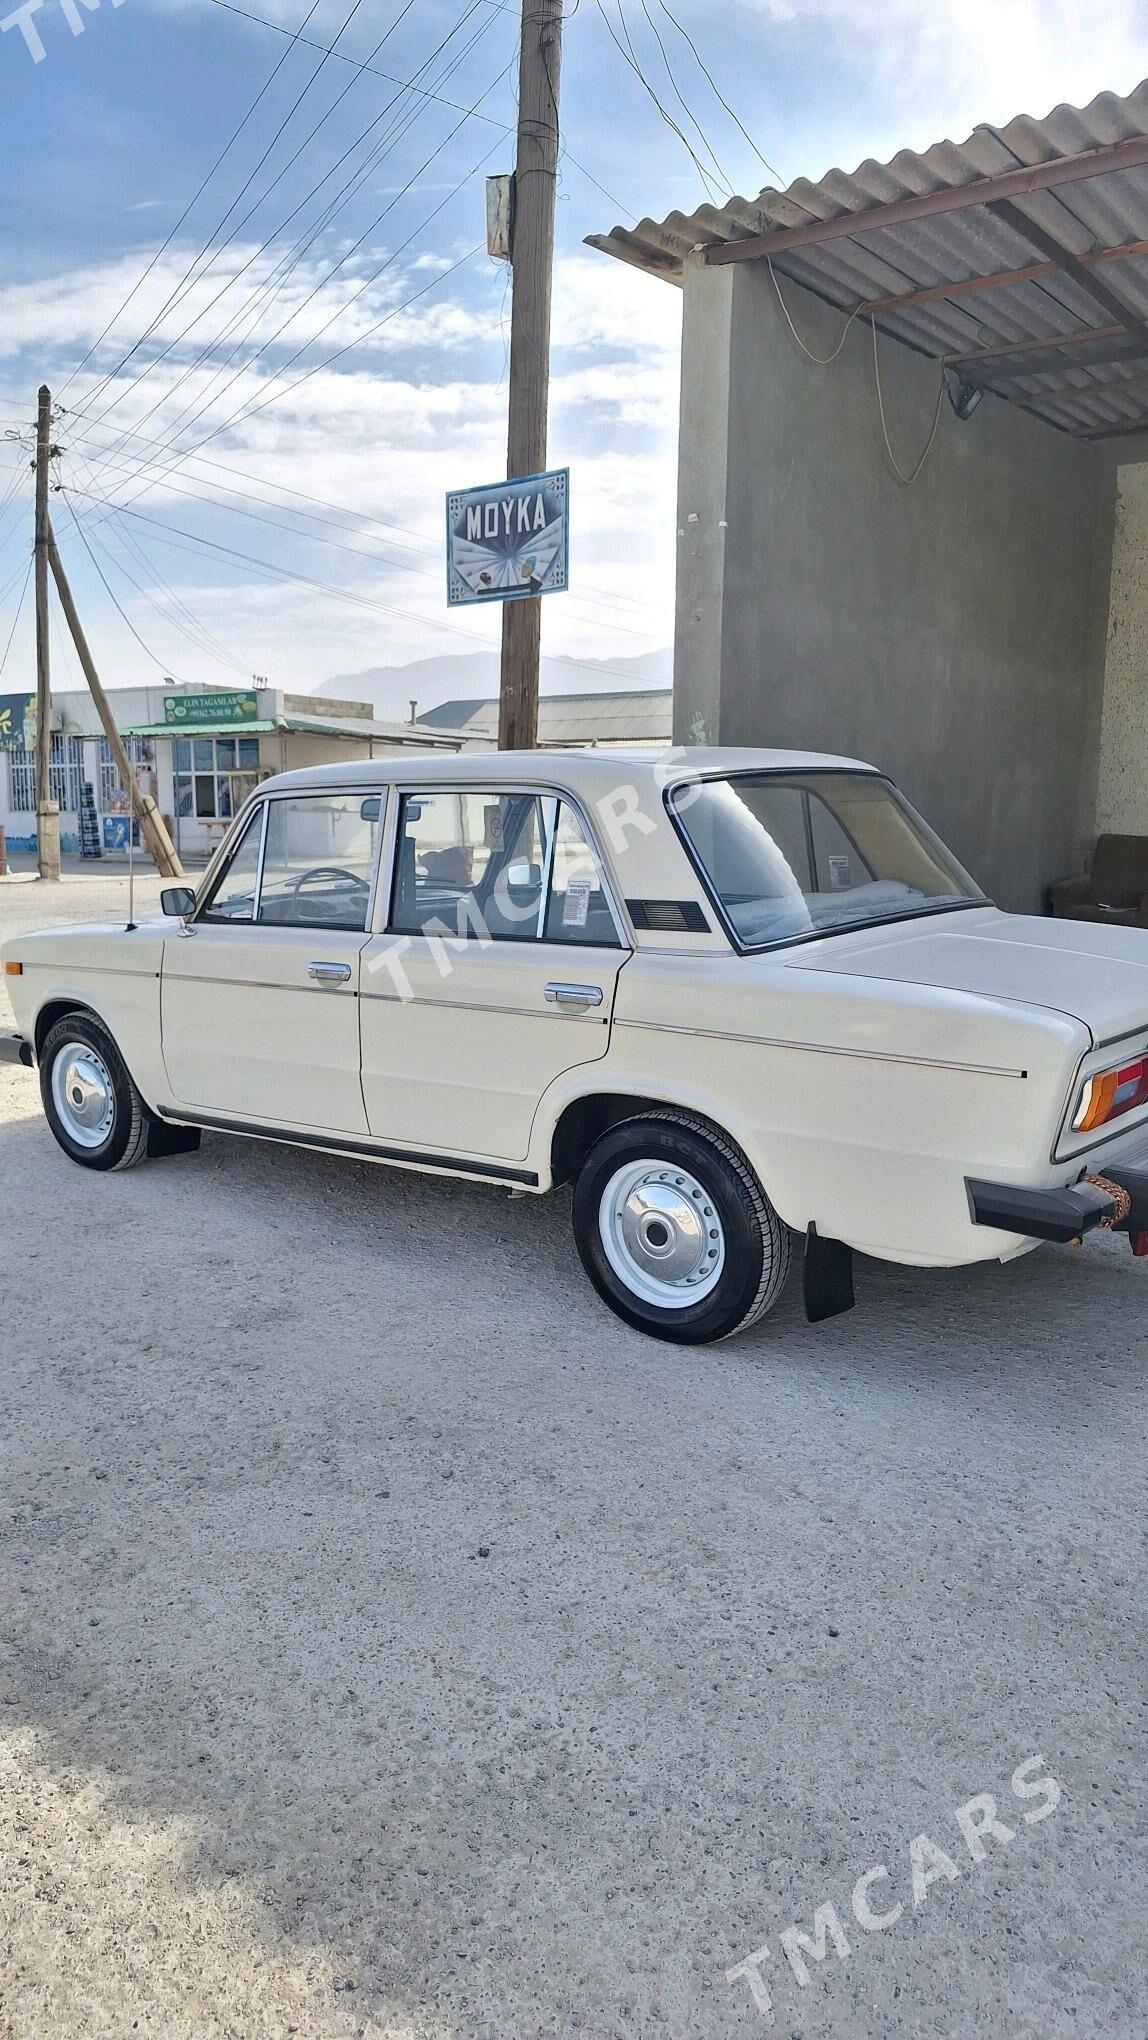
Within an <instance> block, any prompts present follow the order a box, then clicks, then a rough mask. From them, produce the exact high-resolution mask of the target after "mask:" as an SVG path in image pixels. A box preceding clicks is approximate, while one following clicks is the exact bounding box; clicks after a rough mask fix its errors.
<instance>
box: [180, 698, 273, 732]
mask: <svg viewBox="0 0 1148 2040" xmlns="http://www.w3.org/2000/svg"><path fill="white" fill-rule="evenodd" d="M163 719H164V721H165V723H174V724H182V725H183V726H184V727H185V728H187V729H190V728H192V727H193V726H194V725H196V724H198V725H199V727H200V728H202V727H203V725H204V724H205V723H249V722H258V720H259V696H258V695H257V694H255V693H250V694H169V696H168V698H167V700H166V701H165V702H164V705H163Z"/></svg>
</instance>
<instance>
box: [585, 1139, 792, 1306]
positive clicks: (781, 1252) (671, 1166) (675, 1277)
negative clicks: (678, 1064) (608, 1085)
mask: <svg viewBox="0 0 1148 2040" xmlns="http://www.w3.org/2000/svg"><path fill="white" fill-rule="evenodd" d="M574 1234H575V1239H576V1241H577V1245H578V1251H579V1254H580V1255H581V1257H582V1265H583V1267H584V1268H585V1270H586V1272H587V1274H588V1275H589V1277H590V1280H591V1282H592V1283H593V1284H594V1287H595V1288H596V1289H597V1291H598V1294H599V1295H600V1296H601V1297H602V1298H603V1299H604V1301H605V1302H606V1303H608V1304H609V1306H610V1309H611V1310H612V1311H614V1312H615V1313H616V1314H617V1316H618V1317H620V1318H624V1319H625V1321H626V1323H627V1324H630V1325H634V1326H636V1327H637V1329H638V1330H639V1331H642V1332H649V1333H650V1334H651V1335H652V1336H653V1337H655V1338H660V1339H670V1340H673V1341H675V1342H676V1343H678V1344H680V1345H698V1346H700V1345H707V1344H709V1343H711V1342H712V1341H713V1340H716V1339H728V1338H730V1337H732V1335H733V1334H734V1333H735V1332H742V1331H748V1329H749V1328H750V1326H751V1325H754V1324H756V1323H757V1322H758V1319H759V1318H762V1317H764V1316H765V1314H766V1312H767V1311H768V1310H770V1309H772V1307H773V1305H774V1304H775V1303H776V1301H777V1299H778V1297H779V1296H780V1294H781V1291H782V1289H783V1287H784V1284H785V1279H786V1276H787V1275H788V1273H789V1231H788V1228H787V1227H786V1226H785V1225H784V1224H783V1223H782V1221H781V1219H779V1217H778V1215H777V1213H776V1212H775V1211H774V1209H773V1206H772V1205H771V1204H770V1202H769V1199H768V1198H767V1197H766V1195H765V1192H764V1191H763V1190H762V1188H761V1185H760V1184H759V1182H758V1181H757V1178H756V1176H755V1175H754V1174H753V1171H752V1170H751V1168H750V1167H749V1164H748V1162H747V1161H746V1159H745V1157H744V1155H742V1154H741V1152H740V1150H739V1149H738V1148H736V1147H735V1146H734V1144H733V1142H732V1141H730V1140H728V1139H727V1138H726V1137H725V1135H724V1134H722V1133H720V1132H719V1131H718V1129H717V1128H716V1127H711V1126H708V1125H706V1124H705V1123H704V1122H703V1121H699V1120H696V1119H694V1118H693V1117H692V1116H691V1115H690V1114H689V1113H685V1112H675V1111H673V1110H670V1109H669V1108H667V1109H666V1110H665V1111H662V1112H657V1113H649V1114H643V1115H642V1116H641V1117H640V1118H636V1119H628V1120H625V1121H624V1122H623V1123H622V1124H621V1125H619V1126H615V1127H612V1128H611V1129H610V1131H609V1132H608V1133H605V1134H603V1135H602V1138H601V1139H600V1140H599V1141H597V1142H596V1143H595V1145H594V1146H593V1147H592V1148H591V1150H590V1153H589V1154H588V1155H587V1157H586V1160H585V1162H584V1163H583V1165H582V1169H581V1172H580V1174H579V1177H578V1181H577V1184H576V1185H575V1190H574Z"/></svg>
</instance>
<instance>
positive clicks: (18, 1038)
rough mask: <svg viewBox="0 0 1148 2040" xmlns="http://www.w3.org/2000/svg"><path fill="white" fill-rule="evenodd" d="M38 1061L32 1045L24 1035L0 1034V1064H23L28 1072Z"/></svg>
mask: <svg viewBox="0 0 1148 2040" xmlns="http://www.w3.org/2000/svg"><path fill="white" fill-rule="evenodd" d="M35 1061H36V1058H35V1056H34V1055H33V1054H32V1044H31V1042H30V1041H25V1039H24V1036H23V1035H22V1034H0V1062H3V1063H22V1064H23V1067H24V1068H25V1069H26V1070H30V1069H32V1067H33V1066H34V1064H35Z"/></svg>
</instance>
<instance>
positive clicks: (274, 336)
mask: <svg viewBox="0 0 1148 2040" xmlns="http://www.w3.org/2000/svg"><path fill="white" fill-rule="evenodd" d="M485 32H486V30H485V27H484V28H483V29H481V30H480V31H479V35H480V36H481V35H482V34H484V33H485ZM478 40H479V37H478V36H476V37H474V38H472V41H471V43H470V44H468V45H467V50H469V49H471V48H473V46H474V43H475V42H477V41H478ZM463 54H464V55H465V54H466V52H465V51H464V53H463ZM510 69H511V66H510V65H509V64H508V65H506V66H504V68H503V70H502V71H501V72H500V73H499V75H498V77H497V78H495V79H493V80H492V81H491V83H490V84H489V85H488V86H487V87H486V88H485V89H484V91H483V92H482V93H481V94H480V99H485V98H488V97H489V95H490V93H491V92H493V91H495V90H496V89H497V87H498V86H499V85H500V84H501V83H502V81H503V79H504V78H505V77H506V76H507V75H508V73H509V71H510ZM476 104H477V102H476ZM412 118H413V116H412ZM467 118H468V116H467V114H465V113H464V114H463V116H462V118H461V119H460V120H459V121H458V122H457V123H456V125H455V126H454V127H453V128H452V129H451V132H450V134H448V135H446V136H445V137H444V139H443V140H442V141H441V142H440V143H439V144H438V147H437V148H435V149H434V150H432V152H431V154H430V155H429V156H428V157H427V158H426V159H425V161H424V162H422V163H421V164H420V165H419V167H418V169H417V170H415V171H413V172H412V173H411V175H410V177H409V178H408V179H407V182H406V183H405V184H404V185H403V186H402V188H401V189H400V190H399V191H398V192H397V193H396V194H395V195H394V196H393V197H392V198H391V200H390V203H389V204H388V205H386V206H384V208H383V210H382V212H381V213H379V214H378V215H377V217H376V218H375V219H374V220H372V221H371V223H370V225H369V226H368V227H366V228H365V229H364V231H363V232H362V233H361V234H360V235H359V237H358V239H357V240H356V241H355V242H353V243H352V245H351V246H350V247H349V248H347V249H345V250H344V252H343V253H342V255H341V256H340V257H339V260H338V261H337V262H335V263H333V264H332V266H331V268H330V269H329V270H328V271H327V272H326V274H325V275H324V276H322V277H320V279H319V281H318V282H317V283H316V284H315V285H314V286H313V287H312V289H311V290H310V291H309V292H308V293H307V296H306V297H305V298H303V300H302V301H301V302H300V303H299V304H296V305H294V306H293V307H292V309H291V311H290V312H289V313H288V315H287V317H286V318H285V319H283V320H281V322H280V324H279V325H278V326H277V327H276V329H275V331H274V332H273V333H271V334H270V335H269V336H268V338H267V339H266V340H265V341H263V343H262V344H261V345H260V346H259V347H257V348H256V350H255V352H254V354H252V355H250V356H249V357H248V359H247V360H246V361H245V362H244V363H243V364H242V366H241V367H240V368H238V369H236V371H235V373H234V374H233V375H232V376H231V377H230V378H229V380H228V381H227V382H225V383H224V384H223V386H222V388H221V389H219V390H217V391H215V392H214V394H212V395H208V394H207V393H206V392H205V391H202V390H201V391H200V392H198V393H197V396H196V397H193V399H192V401H191V403H190V404H186V405H185V406H184V409H183V412H182V414H180V416H179V417H177V419H175V420H173V421H172V424H171V425H170V426H169V428H168V432H169V439H168V441H167V443H168V444H170V445H174V442H175V439H176V438H177V437H178V434H179V433H180V432H181V431H190V430H191V429H192V427H193V426H194V425H195V424H197V423H198V421H199V419H200V418H201V417H203V416H204V415H205V413H206V412H208V411H209V410H211V409H212V407H213V406H214V405H215V404H217V403H218V402H219V401H220V400H221V398H222V397H223V395H224V394H225V392H226V391H227V390H229V389H231V388H232V387H233V386H234V384H235V383H236V382H238V381H239V380H240V378H241V377H242V376H244V375H246V374H247V373H248V371H249V370H250V369H252V368H253V367H254V365H255V363H256V362H257V361H259V360H261V359H262V358H263V356H264V355H265V354H267V352H268V351H269V349H270V348H272V347H273V346H274V345H275V342H276V341H277V340H278V339H279V338H280V337H281V335H282V334H283V333H285V332H286V330H287V328H288V327H289V326H291V325H292V324H293V323H294V321H295V320H296V319H297V318H299V316H300V315H301V313H302V312H304V311H305V310H306V308H307V306H308V305H309V304H311V303H312V302H313V300H314V299H315V298H316V297H317V296H318V295H319V293H320V291H322V290H324V289H325V288H326V286H327V284H329V283H330V281H331V279H332V278H333V277H334V276H336V275H337V274H338V272H339V270H340V269H342V268H343V267H344V265H345V264H346V263H347V262H349V261H350V260H351V258H352V256H354V255H355V254H356V253H357V252H358V250H359V249H360V248H361V247H362V245H363V243H364V242H365V241H367V240H369V239H370V238H371V236H372V235H373V234H374V233H375V232H376V231H377V229H378V228H379V227H380V226H381V224H382V222H383V221H384V220H385V219H386V218H387V216H388V214H389V213H391V212H392V211H393V210H394V208H395V207H396V206H397V205H398V204H399V203H400V202H401V200H402V199H403V198H404V197H405V196H406V195H407V193H408V192H409V191H410V190H411V188H412V186H413V185H415V184H416V183H417V182H418V179H419V178H420V177H421V176H422V175H423V174H424V172H425V171H426V170H428V169H429V168H430V165H431V164H432V163H433V162H434V161H435V159H436V158H437V157H438V156H440V155H441V154H442V151H443V150H444V149H445V148H446V147H447V146H448V144H449V143H450V142H451V141H452V140H453V139H454V136H455V135H456V134H458V132H459V131H460V129H461V128H462V127H464V126H465V125H466V121H467ZM398 139H401V137H396V141H397V140H398ZM348 153H349V152H348ZM388 153H389V151H388ZM488 153H489V152H488ZM484 160H485V158H484ZM366 174H367V169H366V166H363V167H362V168H361V169H360V171H358V172H356V173H355V176H356V177H357V178H359V179H360V180H361V179H362V178H363V177H364V176H365V175H366ZM473 174H474V173H473V171H469V172H468V173H467V175H466V177H465V178H464V179H463V180H462V183H460V184H459V185H456V186H455V190H454V192H452V193H451V194H449V196H448V198H447V199H446V200H444V201H443V204H444V205H447V204H449V203H450V198H451V197H453V196H455V195H456V193H457V192H458V191H459V190H461V189H462V185H463V184H465V183H468V182H469V180H470V177H471V176H472V175H473ZM354 181H355V179H354V178H353V179H351V180H350V182H351V183H353V182H354ZM336 210H338V206H337V205H336V206H335V207H334V208H333V210H332V213H331V215H330V217H332V218H333V217H334V212H335V211H336ZM439 210H441V208H439ZM431 217H432V218H433V217H434V215H433V214H432V215H431ZM329 224H330V218H328V219H327V220H324V221H322V222H321V223H320V224H319V225H318V226H316V228H315V229H314V231H313V233H312V235H311V237H310V240H308V241H307V242H306V244H305V246H304V247H303V248H302V249H301V250H300V251H299V253H298V254H293V255H292V256H291V257H290V258H289V259H288V268H287V270H286V271H285V273H284V275H283V276H282V277H281V278H280V279H279V282H278V283H277V284H276V285H275V287H274V289H273V290H272V292H271V295H272V296H273V297H274V296H278V295H279V294H280V293H281V292H282V289H283V287H284V284H285V282H286V279H287V276H288V275H289V274H290V272H291V270H292V269H293V268H294V267H295V266H296V265H297V262H298V261H299V259H301V255H302V254H303V253H305V252H306V248H307V247H309V246H310V245H311V242H312V241H314V240H315V239H317V238H318V235H319V233H320V232H322V231H323V230H324V228H325V227H326V226H328V225H329ZM427 224H428V222H427V221H425V220H424V221H423V222H422V223H421V224H420V226H419V227H418V228H416V229H415V233H418V232H421V231H422V227H423V226H425V225H427ZM410 238H412V239H413V238H414V236H413V235H412V236H411V237H410ZM407 246H409V240H408V241H406V242H403V243H402V244H400V246H399V247H398V248H397V249H396V250H395V251H394V252H393V254H392V255H391V256H389V257H388V258H387V261H386V262H384V263H383V264H382V265H381V268H380V269H378V270H376V271H375V273H374V276H373V277H371V278H369V279H368V283H367V285H365V286H364V288H369V285H370V283H372V282H374V281H375V280H376V279H377V277H378V276H379V275H381V274H382V272H383V270H385V269H387V268H389V267H390V266H391V264H392V263H393V262H394V261H395V260H397V258H398V256H399V255H400V254H402V252H403V250H404V249H405V248H406V247H407ZM258 252H263V251H262V250H261V251H258ZM252 259H255V258H252ZM244 266H245V267H248V266H250V265H249V264H245V265H244ZM278 266H279V267H282V264H280V265H278ZM239 273H240V274H242V272H239ZM232 281H235V279H234V278H233V279H232ZM271 281H272V282H273V281H274V272H273V273H272V279H271ZM227 288H230V285H227V286H225V290H226V289H227ZM267 289H268V286H266V285H265V286H264V302H266V299H267ZM224 294H225V293H224V292H222V291H221V292H220V293H218V295H219V296H222V295H224ZM361 295H362V291H358V292H356V293H355V295H354V296H353V297H351V298H350V299H348V301H347V304H345V305H344V306H342V307H341V308H340V312H339V313H336V314H335V317H338V316H340V315H341V312H342V311H345V310H347V309H348V308H349V306H350V305H352V304H354V303H355V302H356V300H357V298H358V297H359V296H361ZM212 302H213V303H214V302H216V300H213V301H212ZM207 309H210V307H208V308H207ZM262 309H263V305H262V304H261V303H259V302H258V301H257V303H256V305H255V308H254V310H253V311H252V310H251V308H250V307H245V308H243V310H241V311H240V312H239V313H237V314H236V317H235V319H233V320H232V322H231V324H230V326H227V327H225V328H224V329H223V331H222V332H221V333H220V334H218V335H217V336H216V339H215V340H214V341H212V342H210V343H209V344H208V346H207V347H205V348H204V349H203V350H202V352H201V353H200V354H199V355H198V356H197V357H196V360H195V361H194V362H191V363H190V364H189V365H188V366H187V367H186V368H185V369H184V371H183V373H182V374H181V375H180V376H178V377H177V378H176V381H175V382H174V383H173V385H172V386H171V388H170V389H169V390H167V391H165V392H164V394H163V395H162V396H161V397H160V398H158V399H157V401H156V402H155V403H154V404H153V405H152V406H151V408H150V410H148V411H145V412H144V413H143V415H142V417H141V418H139V419H137V421H136V423H137V426H138V425H143V424H146V423H147V421H148V419H149V418H151V417H153V416H154V415H155V413H156V411H158V410H159V409H161V408H162V406H163V405H164V404H166V403H168V402H169V401H170V399H171V397H172V396H173V395H174V393H175V391H176V390H177V389H178V388H179V387H180V385H181V384H182V383H184V382H186V381H187V379H188V377H189V376H191V375H192V374H194V372H195V369H196V368H197V367H199V366H200V365H201V364H202V362H203V361H205V360H206V358H207V356H208V355H209V354H211V352H212V351H213V349H214V348H215V347H217V346H218V345H219V344H220V341H222V340H223V339H225V338H226V337H227V335H228V333H229V332H230V331H232V330H233V329H234V326H235V325H236V324H237V323H239V321H240V320H242V319H244V318H248V317H249V332H250V327H251V326H253V325H254V324H255V323H256V322H257V320H258V319H259V317H260V315H261V312H262ZM201 316H202V315H201ZM195 323H196V321H195V320H193V321H192V324H193V325H194V324H195ZM333 323H334V320H333V319H332V320H329V321H328V322H327V325H330V324H333ZM187 330H188V331H190V327H189V328H188V329H187ZM326 330H327V326H323V327H321V328H320V330H319V334H315V335H313V336H312V337H311V339H309V340H308V341H306V342H305V343H304V345H303V347H301V348H299V349H298V350H297V351H296V353H295V354H294V355H292V356H291V358H290V361H289V362H288V363H287V364H286V366H287V367H290V366H291V364H292V363H293V362H295V361H297V360H298V359H299V357H300V355H301V354H302V353H304V352H305V351H306V348H307V347H309V346H311V345H313V343H314V340H315V339H317V338H319V337H320V336H321V334H322V333H323V332H325V331H326ZM181 337H183V336H181ZM246 337H248V335H245V336H244V339H245V338H246ZM244 339H240V340H239V341H238V342H237V344H236V346H235V347H234V348H233V349H232V351H231V353H230V355H229V356H228V357H227V360H226V361H225V362H224V363H223V364H222V366H221V367H219V368H217V369H216V370H215V371H214V372H213V373H212V374H211V375H210V376H209V379H208V385H207V389H208V390H209V391H210V389H211V385H212V383H214V382H217V381H218V378H219V376H220V375H223V374H226V371H227V369H228V367H229V366H230V364H231V362H232V361H234V359H235V356H236V355H237V354H238V353H239V351H240V349H241V348H242V346H243V345H244ZM174 344H175V343H174V342H173V345H174ZM156 359H157V360H159V359H162V357H161V356H157V357H156ZM149 366H154V364H149ZM278 372H279V373H283V372H284V371H283V370H280V371H278ZM125 394H126V392H125ZM201 399H202V401H201ZM112 408H113V406H109V407H108V409H107V410H105V411H104V412H102V413H101V414H100V416H99V417H98V418H97V419H93V420H92V421H91V422H92V423H99V424H102V423H103V422H104V421H105V419H106V418H107V416H108V412H109V411H110V410H111V409H112ZM81 415H82V414H81Z"/></svg>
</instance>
